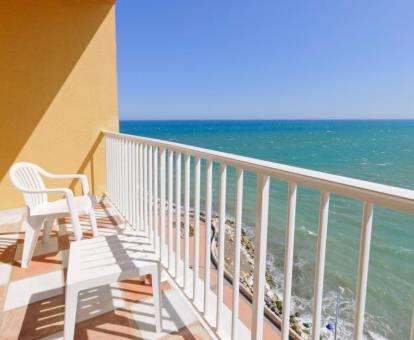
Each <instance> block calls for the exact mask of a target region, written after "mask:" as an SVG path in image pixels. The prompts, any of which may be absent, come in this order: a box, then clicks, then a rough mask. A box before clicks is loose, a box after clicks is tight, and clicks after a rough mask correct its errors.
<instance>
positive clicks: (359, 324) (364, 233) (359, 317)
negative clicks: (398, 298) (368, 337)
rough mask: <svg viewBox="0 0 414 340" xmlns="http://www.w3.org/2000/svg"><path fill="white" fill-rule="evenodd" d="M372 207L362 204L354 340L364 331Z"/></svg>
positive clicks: (360, 336) (357, 339) (359, 338)
mask: <svg viewBox="0 0 414 340" xmlns="http://www.w3.org/2000/svg"><path fill="white" fill-rule="evenodd" d="M372 218H373V206H372V204H371V203H368V202H364V209H363V217H362V226H361V238H360V250H359V265H358V280H357V291H356V305H355V307H356V312H355V321H354V336H353V338H354V340H361V339H362V337H363V331H364V313H365V300H366V294H367V283H368V267H369V251H370V246H371V231H372Z"/></svg>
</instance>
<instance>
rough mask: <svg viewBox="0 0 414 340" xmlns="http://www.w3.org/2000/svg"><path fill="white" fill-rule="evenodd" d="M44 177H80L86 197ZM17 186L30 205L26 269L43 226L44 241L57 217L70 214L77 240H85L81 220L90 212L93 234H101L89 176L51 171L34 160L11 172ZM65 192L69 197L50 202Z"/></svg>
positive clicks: (26, 228)
mask: <svg viewBox="0 0 414 340" xmlns="http://www.w3.org/2000/svg"><path fill="white" fill-rule="evenodd" d="M41 175H42V176H44V177H49V178H79V179H80V180H81V183H82V190H83V195H82V196H74V195H73V192H72V190H70V189H67V188H46V187H45V184H44V182H43V180H42V177H41ZM9 176H10V180H11V182H12V183H13V185H14V186H15V187H16V188H17V189H18V190H19V191H21V192H22V193H23V196H24V200H25V203H26V207H27V221H25V237H24V245H23V255H22V262H21V266H22V268H27V266H28V265H29V263H30V260H31V259H32V256H33V252H34V249H35V246H36V242H37V239H38V236H39V232H40V229H41V228H42V225H43V224H44V228H43V242H45V243H46V242H47V241H48V239H49V235H50V233H51V231H52V227H53V224H54V222H55V220H56V219H57V218H60V217H66V216H70V218H71V220H72V226H73V229H74V232H75V238H76V240H77V241H78V240H81V239H82V229H81V226H80V223H79V215H80V214H82V215H83V214H89V216H90V219H91V228H92V233H93V236H97V235H98V228H97V225H96V218H95V212H94V210H93V202H92V200H91V197H90V196H89V186H88V180H87V177H86V176H85V175H77V174H74V175H55V174H51V173H48V172H47V171H45V170H43V169H42V168H40V167H39V166H37V165H36V164H33V163H26V162H21V163H16V164H14V165H13V166H12V167H11V168H10V171H9ZM51 193H63V194H64V195H65V198H63V199H60V200H57V201H53V202H49V201H48V196H47V195H48V194H51Z"/></svg>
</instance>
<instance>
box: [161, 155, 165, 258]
mask: <svg viewBox="0 0 414 340" xmlns="http://www.w3.org/2000/svg"><path fill="white" fill-rule="evenodd" d="M165 152H166V151H165V148H161V149H160V259H161V263H162V261H164V247H165V217H166V216H165V179H166V174H165Z"/></svg>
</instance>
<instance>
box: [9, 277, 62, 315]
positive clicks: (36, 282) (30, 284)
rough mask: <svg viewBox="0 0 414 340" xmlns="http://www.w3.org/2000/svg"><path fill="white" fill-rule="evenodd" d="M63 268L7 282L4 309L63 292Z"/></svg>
mask: <svg viewBox="0 0 414 340" xmlns="http://www.w3.org/2000/svg"><path fill="white" fill-rule="evenodd" d="M63 286H64V278H63V270H60V271H55V272H51V273H47V274H42V275H38V276H33V277H30V278H27V279H23V280H19V281H14V282H11V283H10V284H9V287H8V290H7V296H6V301H5V303H4V311H7V310H10V309H14V308H18V307H22V306H24V305H27V304H29V303H33V302H36V301H40V300H44V299H47V298H50V297H53V296H56V295H61V294H63Z"/></svg>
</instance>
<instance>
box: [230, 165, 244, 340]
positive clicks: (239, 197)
mask: <svg viewBox="0 0 414 340" xmlns="http://www.w3.org/2000/svg"><path fill="white" fill-rule="evenodd" d="M242 209H243V170H242V169H239V168H238V169H237V170H236V221H235V222H236V223H235V226H234V234H235V235H234V271H233V317H232V327H231V337H232V339H233V340H237V339H238V327H239V285H240V244H241V224H242Z"/></svg>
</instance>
